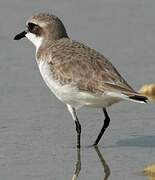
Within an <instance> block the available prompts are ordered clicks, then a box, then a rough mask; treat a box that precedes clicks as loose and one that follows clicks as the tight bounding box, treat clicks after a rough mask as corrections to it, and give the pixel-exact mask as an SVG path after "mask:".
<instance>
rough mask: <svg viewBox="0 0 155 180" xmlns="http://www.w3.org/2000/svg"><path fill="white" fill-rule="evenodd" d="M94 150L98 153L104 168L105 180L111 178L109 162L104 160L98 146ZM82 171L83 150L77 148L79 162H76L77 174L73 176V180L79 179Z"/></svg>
mask: <svg viewBox="0 0 155 180" xmlns="http://www.w3.org/2000/svg"><path fill="white" fill-rule="evenodd" d="M94 149H95V151H96V152H97V155H98V157H99V160H100V162H101V164H102V166H103V170H104V174H105V176H104V178H103V180H107V179H108V178H109V176H110V168H109V166H108V164H107V162H106V161H105V159H104V158H103V155H102V154H101V151H100V150H99V148H98V146H95V147H94ZM80 171H81V149H80V148H77V160H76V166H75V172H74V174H73V177H72V180H77V179H78V176H79V173H80Z"/></svg>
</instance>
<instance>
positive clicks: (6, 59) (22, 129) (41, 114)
mask: <svg viewBox="0 0 155 180" xmlns="http://www.w3.org/2000/svg"><path fill="white" fill-rule="evenodd" d="M154 7H155V1H154V0H149V1H144V0H141V1H139V0H131V1H128V0H102V1H101V0H96V1H92V0H91V1H88V0H85V1H82V0H79V1H71V0H47V1H42V0H37V1H35V0H31V1H30V0H28V1H24V0H12V1H9V0H5V1H1V2H0V22H1V27H0V179H3V180H20V179H22V180H68V179H72V176H73V174H74V172H75V167H76V161H77V151H76V148H75V142H76V134H75V127H74V122H73V121H72V119H71V117H70V114H69V113H68V112H67V110H66V107H65V106H64V105H63V104H61V103H60V102H59V101H58V100H57V99H56V98H55V97H54V95H53V94H51V92H50V91H49V90H48V88H47V87H46V85H45V84H44V82H43V80H42V79H41V76H40V74H39V71H38V68H37V65H36V62H35V58H34V52H35V49H34V47H33V45H32V44H31V43H30V42H28V40H26V39H25V40H22V41H19V42H15V41H13V37H14V35H16V33H18V32H20V31H22V30H23V28H24V27H25V21H26V20H27V18H28V17H29V16H30V15H31V14H34V13H35V12H40V11H46V10H47V11H50V10H51V12H52V13H54V14H56V15H57V16H59V17H60V18H61V19H62V21H63V22H64V24H65V25H66V28H67V30H68V34H69V36H70V37H71V38H72V39H76V40H78V41H82V42H84V43H85V44H88V45H89V46H91V47H93V48H95V49H97V50H98V51H100V52H101V53H103V54H104V55H105V56H106V57H109V58H110V59H111V62H112V63H113V64H115V65H116V67H117V69H118V70H119V71H120V72H121V74H123V75H124V77H126V79H127V80H128V82H129V83H130V84H131V85H132V86H133V87H134V88H135V89H136V90H138V89H139V88H140V87H141V86H142V85H143V84H149V83H154V82H155V76H154V74H155V71H154V69H155V50H154V48H155V21H154V19H155V11H154ZM154 109H155V104H153V103H150V104H148V105H140V104H134V103H128V102H122V103H119V104H117V105H114V106H113V107H111V108H109V110H108V112H109V115H110V117H111V124H110V127H109V129H108V130H107V131H106V133H105V136H104V138H103V139H102V141H101V142H100V146H99V150H100V153H101V154H102V158H99V156H98V155H97V152H96V150H95V149H94V148H89V147H88V146H89V145H91V144H92V143H93V141H94V140H95V138H96V136H97V134H98V132H99V130H100V128H101V125H102V123H103V114H102V112H101V110H98V109H87V108H84V109H81V110H80V111H79V112H78V114H79V119H80V121H81V125H82V149H81V171H80V174H79V177H78V179H79V180H91V179H92V180H94V179H104V177H105V174H106V175H107V173H106V172H107V171H105V169H107V167H108V169H109V170H110V171H109V172H110V173H109V175H110V176H109V175H108V176H109V177H108V179H109V180H131V179H133V180H145V179H147V177H145V176H142V174H141V172H142V171H143V169H144V167H146V166H147V165H148V164H153V163H155V110H154ZM78 155H79V154H78ZM101 159H102V160H103V159H104V162H105V163H101V162H103V161H101ZM103 164H104V165H106V166H104V165H103ZM104 168H105V169H104Z"/></svg>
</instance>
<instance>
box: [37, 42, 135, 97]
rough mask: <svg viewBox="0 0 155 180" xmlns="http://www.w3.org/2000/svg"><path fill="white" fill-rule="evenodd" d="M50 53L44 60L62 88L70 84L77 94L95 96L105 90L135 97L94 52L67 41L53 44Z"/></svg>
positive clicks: (106, 63) (111, 67) (99, 55)
mask: <svg viewBox="0 0 155 180" xmlns="http://www.w3.org/2000/svg"><path fill="white" fill-rule="evenodd" d="M48 50H49V49H48ZM50 50H51V51H50V53H48V54H46V58H47V56H48V58H49V59H50V60H49V62H48V63H49V64H50V66H51V69H52V71H53V76H54V78H55V79H56V80H58V79H59V80H60V82H61V84H66V83H73V84H75V85H77V86H78V88H79V89H80V90H83V91H89V92H92V93H96V94H103V93H104V91H105V90H108V91H110V90H111V91H120V92H126V94H127V92H128V93H129V94H132V93H135V92H134V90H133V89H132V88H131V87H130V86H129V85H128V84H127V82H126V81H125V80H124V79H123V78H122V77H121V75H120V74H119V73H118V71H117V70H116V69H115V67H114V66H113V65H112V64H111V63H110V62H109V61H108V60H107V59H106V58H105V57H104V56H103V55H101V54H100V53H98V52H96V51H95V50H93V49H91V48H89V47H87V46H85V45H83V44H81V43H78V42H76V41H72V40H69V39H61V40H59V41H57V42H55V43H54V44H53V45H52V46H51V47H50ZM48 52H49V51H48ZM40 58H41V57H40ZM42 58H43V57H42ZM44 58H45V57H44Z"/></svg>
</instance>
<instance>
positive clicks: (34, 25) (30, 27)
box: [28, 23, 39, 32]
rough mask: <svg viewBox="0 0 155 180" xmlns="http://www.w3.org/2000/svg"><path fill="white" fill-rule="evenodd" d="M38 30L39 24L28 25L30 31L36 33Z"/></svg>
mask: <svg viewBox="0 0 155 180" xmlns="http://www.w3.org/2000/svg"><path fill="white" fill-rule="evenodd" d="M37 29H39V26H38V25H37V24H34V23H28V30H29V31H30V32H34V31H36V30H37Z"/></svg>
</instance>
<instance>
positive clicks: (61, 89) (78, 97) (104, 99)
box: [38, 62, 120, 108]
mask: <svg viewBox="0 0 155 180" xmlns="http://www.w3.org/2000/svg"><path fill="white" fill-rule="evenodd" d="M38 66H39V70H40V73H41V75H42V77H43V79H44V81H45V82H46V84H47V86H48V87H49V89H50V90H51V91H52V92H53V93H54V94H55V96H56V97H57V98H58V99H59V100H61V101H62V102H64V103H65V104H70V105H71V106H72V107H75V108H80V107H82V106H91V107H107V106H110V105H111V104H113V103H116V102H118V101H120V98H116V97H111V96H109V95H106V94H104V95H102V96H101V95H95V94H92V93H89V92H84V91H80V90H79V89H78V87H76V85H74V84H67V85H61V84H60V83H59V81H55V80H54V79H53V74H52V72H51V69H50V66H49V65H48V64H47V63H46V62H40V63H39V64H38Z"/></svg>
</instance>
